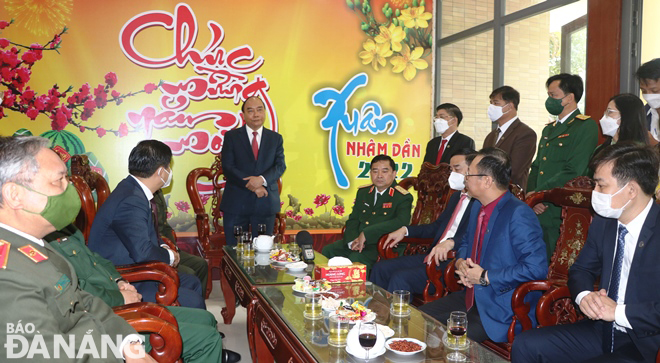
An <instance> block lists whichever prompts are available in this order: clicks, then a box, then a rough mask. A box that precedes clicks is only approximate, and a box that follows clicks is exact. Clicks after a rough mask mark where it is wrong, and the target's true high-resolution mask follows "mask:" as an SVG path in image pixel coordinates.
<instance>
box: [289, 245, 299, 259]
mask: <svg viewBox="0 0 660 363" xmlns="http://www.w3.org/2000/svg"><path fill="white" fill-rule="evenodd" d="M289 253H290V254H292V255H294V256H298V255H299V254H300V246H298V244H296V243H292V244H289Z"/></svg>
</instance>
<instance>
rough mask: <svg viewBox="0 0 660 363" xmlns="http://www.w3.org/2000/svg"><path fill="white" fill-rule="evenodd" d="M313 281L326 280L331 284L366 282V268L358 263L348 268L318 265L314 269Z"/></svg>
mask: <svg viewBox="0 0 660 363" xmlns="http://www.w3.org/2000/svg"><path fill="white" fill-rule="evenodd" d="M314 279H316V280H318V279H326V280H328V282H330V283H332V284H341V283H345V282H359V281H366V280H367V266H365V265H364V264H363V263H359V262H353V264H352V265H348V266H328V265H327V264H318V265H316V268H315V269H314Z"/></svg>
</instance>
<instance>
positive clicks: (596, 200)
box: [591, 183, 632, 219]
mask: <svg viewBox="0 0 660 363" xmlns="http://www.w3.org/2000/svg"><path fill="white" fill-rule="evenodd" d="M626 186H628V183H626V185H624V186H623V188H621V189H619V190H618V191H617V192H616V193H614V194H605V193H600V192H597V191H595V190H594V191H593V192H591V206H592V207H593V208H594V211H595V212H596V213H598V214H599V215H601V216H602V217H605V218H616V219H618V218H619V217H621V213H623V210H624V209H625V208H626V206H627V205H628V204H629V203H630V201H631V200H632V199H631V200H629V201H628V202H627V203H626V204H624V205H623V207H621V208H612V197H614V196H615V195H617V194H619V192H621V191H622V190H623V189H625V187H626Z"/></svg>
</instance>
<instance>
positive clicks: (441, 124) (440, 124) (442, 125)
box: [433, 118, 449, 134]
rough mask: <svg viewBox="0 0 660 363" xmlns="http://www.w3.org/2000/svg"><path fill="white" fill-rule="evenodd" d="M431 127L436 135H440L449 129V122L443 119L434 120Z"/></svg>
mask: <svg viewBox="0 0 660 363" xmlns="http://www.w3.org/2000/svg"><path fill="white" fill-rule="evenodd" d="M433 126H434V127H435V131H436V132H437V133H439V134H442V133H444V132H445V131H447V129H448V128H449V121H447V120H445V119H443V118H436V119H435V120H433Z"/></svg>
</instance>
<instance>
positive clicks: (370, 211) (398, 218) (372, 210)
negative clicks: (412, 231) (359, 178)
mask: <svg viewBox="0 0 660 363" xmlns="http://www.w3.org/2000/svg"><path fill="white" fill-rule="evenodd" d="M375 194H376V187H375V186H374V185H373V184H369V185H364V186H362V187H360V189H359V190H358V192H357V195H356V197H355V205H354V206H353V211H352V212H351V214H350V215H349V216H348V220H347V221H346V230H345V231H344V236H343V238H342V239H341V240H339V241H337V242H334V243H332V244H330V245H327V246H325V247H324V248H323V252H322V253H323V255H324V256H326V257H328V258H332V257H335V256H344V257H348V258H349V259H350V260H351V261H353V262H361V263H363V264H365V265H367V269H368V270H369V269H371V266H372V265H373V264H374V263H376V260H378V239H379V238H380V237H381V236H382V235H384V234H387V233H390V232H392V231H395V230H397V229H399V228H401V227H403V226H407V225H408V224H410V214H411V211H412V201H413V197H412V195H410V194H409V193H408V191H407V190H405V189H404V188H402V187H400V186H398V185H397V184H396V182H393V183H392V185H390V187H389V188H388V189H386V190H385V192H383V194H382V195H380V196H379V197H378V200H377V201H376V202H375V204H374V199H375ZM362 232H364V237H365V238H366V242H365V245H364V249H363V250H362V252H358V251H353V250H351V249H350V248H348V243H349V242H351V241H353V240H354V239H356V238H358V236H359V235H360V233H362Z"/></svg>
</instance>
